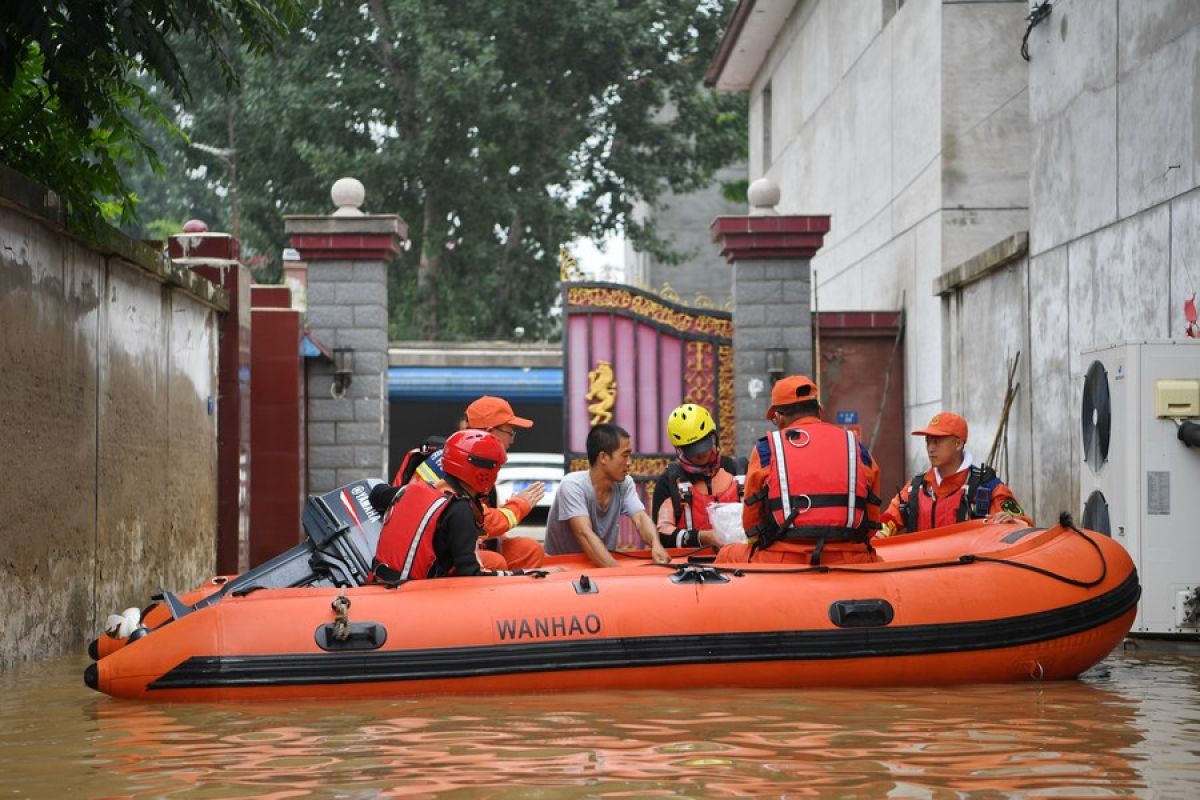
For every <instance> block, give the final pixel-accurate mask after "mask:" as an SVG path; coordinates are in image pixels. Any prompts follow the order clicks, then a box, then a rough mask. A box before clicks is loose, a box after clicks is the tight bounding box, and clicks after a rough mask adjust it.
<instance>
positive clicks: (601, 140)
mask: <svg viewBox="0 0 1200 800" xmlns="http://www.w3.org/2000/svg"><path fill="white" fill-rule="evenodd" d="M731 7H732V0H721V1H720V2H712V1H711V0H642V1H641V2H624V1H623V0H622V1H618V0H555V2H552V3H548V2H542V1H541V0H455V2H452V3H446V2H440V1H438V0H366V1H365V2H363V0H354V2H349V1H347V0H329V2H326V3H325V4H324V5H322V6H320V7H319V8H316V9H314V10H313V11H312V12H311V13H310V14H309V15H308V17H307V19H306V20H305V21H304V23H303V24H302V25H301V26H299V27H298V28H296V29H295V30H294V32H293V34H292V35H291V37H290V38H289V40H288V41H287V42H286V43H284V44H283V45H282V46H281V47H280V48H279V49H278V50H277V51H275V52H274V53H271V54H267V55H261V56H256V55H254V54H252V53H249V52H243V53H240V54H238V56H237V58H231V59H230V63H232V64H233V65H234V69H235V72H236V73H237V74H239V75H240V77H241V81H240V84H239V86H238V89H237V90H236V91H235V92H230V91H226V90H221V89H220V88H219V86H218V85H217V84H216V83H215V82H214V81H213V80H212V79H211V78H201V77H200V76H202V75H213V74H215V73H214V69H215V67H214V65H213V64H212V63H211V62H208V63H206V62H204V61H203V60H200V59H195V60H193V59H189V60H187V61H186V62H185V63H186V66H187V74H188V75H189V79H191V80H193V82H194V83H196V86H197V87H198V85H199V84H198V83H197V82H198V81H199V80H205V81H207V82H208V83H207V85H209V86H212V87H213V88H212V90H211V91H210V92H206V93H204V94H201V92H200V90H199V89H198V88H194V90H193V94H194V95H195V102H194V103H193V104H191V105H190V106H189V107H188V108H187V109H186V113H185V112H184V109H182V108H179V109H176V112H177V117H176V118H177V120H178V121H179V123H180V127H181V128H182V129H183V130H184V131H185V133H186V134H187V135H188V136H189V137H191V140H192V141H193V142H205V143H208V144H209V145H212V146H215V147H220V148H223V149H225V150H226V151H229V152H234V153H236V174H237V192H236V195H237V197H238V198H239V205H240V214H239V219H240V225H241V238H242V240H243V243H244V245H245V246H246V249H247V250H248V251H249V252H259V253H270V254H271V255H272V256H274V255H275V254H277V253H278V252H279V251H280V249H281V248H282V247H283V246H285V245H286V242H285V241H283V236H282V227H283V226H282V222H281V219H280V217H281V215H283V214H288V213H320V212H327V211H329V210H330V201H329V195H328V192H329V187H330V185H331V184H332V183H333V181H334V180H336V179H337V178H340V177H343V176H346V175H352V176H355V177H358V178H360V179H361V180H362V181H363V183H364V184H365V186H366V189H367V197H366V205H367V210H368V211H369V212H376V213H398V214H400V215H401V216H402V217H404V219H405V220H406V221H407V222H408V224H409V232H410V237H411V240H412V241H411V250H410V251H409V252H407V253H405V254H404V255H403V256H402V257H401V258H400V259H399V260H398V263H397V264H396V265H395V267H394V269H393V272H392V276H391V281H392V286H391V291H390V297H391V302H392V317H391V318H392V330H391V335H392V336H393V337H396V338H410V337H421V338H476V337H497V338H509V337H510V336H511V335H512V331H513V329H514V328H515V327H517V326H521V327H523V328H524V329H525V331H526V335H527V336H532V337H539V336H547V335H550V334H551V333H552V332H553V331H554V329H555V327H556V324H557V322H556V318H555V317H554V316H553V315H552V314H551V313H550V310H551V307H552V306H553V304H554V302H555V300H556V298H557V288H556V285H557V281H558V265H557V254H558V249H559V247H560V245H562V244H563V243H567V242H570V241H571V240H573V239H575V238H577V237H578V236H590V237H593V238H596V239H600V238H601V237H603V236H604V235H605V234H607V233H609V232H612V231H615V230H623V231H624V232H625V234H626V235H627V236H629V237H630V238H631V239H632V240H633V241H634V242H635V244H637V245H638V246H639V247H642V248H643V249H651V250H653V251H654V252H656V254H665V255H667V256H670V255H671V253H670V252H669V248H668V247H667V246H666V244H665V243H664V242H663V241H662V240H661V239H660V238H659V237H658V236H657V235H656V234H655V231H654V230H653V228H652V227H651V226H648V225H641V224H638V223H636V222H635V221H634V219H633V216H632V209H633V205H634V204H635V203H636V202H637V201H638V200H639V199H644V200H648V201H650V202H654V200H655V199H656V198H657V197H658V196H659V195H660V194H661V193H662V192H664V191H665V190H666V189H670V190H672V191H676V192H685V191H689V190H693V189H696V188H699V187H701V186H704V185H706V184H707V183H708V182H709V181H710V180H711V177H712V173H713V172H714V170H716V169H717V168H719V167H721V166H723V165H725V164H727V163H730V162H731V161H734V160H736V159H737V158H738V157H739V155H740V154H741V153H742V152H743V151H744V148H745V139H746V122H745V99H744V98H743V97H740V96H730V95H719V94H716V93H713V92H710V91H708V90H706V89H704V88H703V87H702V85H701V76H702V74H703V72H704V69H705V67H706V66H707V64H708V61H709V59H710V57H711V54H712V53H713V52H714V51H715V48H716V44H717V41H718V40H719V36H720V32H721V29H722V26H723V24H724V22H725V19H726V17H727V12H728V10H729V9H730V8H731ZM193 76H195V78H193ZM166 160H167V161H169V162H174V161H176V160H182V161H183V162H184V163H185V164H186V165H187V168H186V169H185V172H187V171H188V170H190V172H188V174H190V175H193V176H195V177H193V178H191V179H189V182H190V183H191V184H192V186H193V189H191V190H187V192H188V193H190V194H191V195H192V196H193V197H195V196H199V195H202V194H205V193H210V194H211V193H224V197H225V200H226V202H225V205H226V207H228V205H229V202H228V200H229V198H231V197H232V194H231V193H230V192H231V189H232V188H233V183H232V181H231V180H230V172H231V170H230V167H231V166H232V162H231V160H230V159H228V158H224V159H222V158H220V157H216V156H213V155H212V154H210V153H205V152H202V151H200V150H197V149H196V148H195V147H190V148H182V147H177V148H176V149H175V151H174V152H173V153H172V155H171V156H170V158H168V159H166ZM199 167H204V168H205V169H204V173H203V175H202V176H201V175H199V174H198V173H197V172H196V171H195V170H196V169H197V168H199ZM135 185H137V186H139V187H140V186H141V182H140V181H139V182H138V183H136V184H135ZM195 187H199V189H201V190H202V191H199V190H197V189H196V188H195ZM173 191H175V190H173ZM139 193H140V194H142V195H143V196H145V197H147V198H149V197H150V194H149V193H148V192H146V191H142V190H141V189H140V188H139ZM146 202H147V205H148V206H149V205H151V203H150V200H149V199H147V201H146ZM151 207H153V208H154V209H155V211H154V213H155V215H157V216H163V217H188V216H195V215H197V214H195V213H193V209H192V208H190V207H184V206H181V205H176V204H168V205H164V206H161V207H160V206H151ZM226 213H227V212H226V210H225V209H222V210H221V211H220V212H219V214H220V216H225V215H226ZM208 221H209V222H210V224H211V223H212V222H213V221H214V220H213V219H211V218H210V219H208ZM214 227H217V226H216V225H214Z"/></svg>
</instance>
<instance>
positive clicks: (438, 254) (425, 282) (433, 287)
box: [417, 194, 443, 340]
mask: <svg viewBox="0 0 1200 800" xmlns="http://www.w3.org/2000/svg"><path fill="white" fill-rule="evenodd" d="M435 205H436V204H435V203H434V199H433V196H432V195H431V194H430V195H426V196H425V208H424V213H423V214H422V219H421V259H420V261H419V262H418V263H417V314H418V319H419V322H418V325H417V330H418V331H419V332H420V334H421V338H422V339H427V340H434V339H437V338H438V333H439V328H440V326H439V324H438V296H437V278H438V272H439V271H440V267H441V263H442V253H443V249H442V248H443V245H442V241H441V238H442V237H440V236H437V235H436V234H435V229H436V226H437V225H438V214H437V209H436V207H435Z"/></svg>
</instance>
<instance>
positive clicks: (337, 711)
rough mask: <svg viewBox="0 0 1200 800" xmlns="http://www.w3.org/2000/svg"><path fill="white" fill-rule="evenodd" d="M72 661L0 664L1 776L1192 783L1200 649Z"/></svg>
mask: <svg viewBox="0 0 1200 800" xmlns="http://www.w3.org/2000/svg"><path fill="white" fill-rule="evenodd" d="M79 666H80V665H79V664H78V663H77V662H74V661H72V662H70V663H69V664H60V665H52V668H51V669H50V670H48V671H47V670H42V671H39V670H35V669H31V668H23V669H18V670H14V671H13V672H12V673H6V674H5V675H3V676H0V689H3V697H4V698H5V699H4V701H3V705H0V725H2V726H3V727H2V728H0V770H2V772H0V774H5V775H6V778H7V777H10V776H15V780H16V783H15V785H13V784H11V782H10V781H8V780H6V781H5V784H8V786H9V788H10V789H12V790H14V792H15V794H14V795H12V796H17V797H21V796H31V797H43V796H45V797H49V796H57V795H62V794H66V793H68V792H71V791H73V792H75V793H81V794H83V795H84V796H89V797H115V796H121V797H189V798H191V797H267V798H307V797H335V796H336V797H352V798H358V797H406V798H407V797H413V798H416V797H432V796H443V797H479V798H507V797H528V796H531V795H535V796H537V797H550V798H556V797H581V796H582V797H605V798H607V797H715V796H725V797H743V796H746V797H748V796H754V797H762V796H768V797H770V796H776V797H783V796H786V797H809V796H813V797H929V798H940V797H955V796H960V793H966V794H969V795H970V796H972V797H997V798H999V797H1014V796H1026V797H1057V796H1070V797H1092V796H1124V797H1128V796H1147V797H1149V796H1161V797H1193V796H1196V795H1197V794H1198V793H1200V767H1198V766H1197V764H1198V763H1200V762H1198V760H1197V759H1196V751H1197V750H1200V691H1198V688H1200V668H1198V662H1197V661H1196V660H1193V659H1186V658H1182V657H1178V656H1158V657H1152V656H1131V655H1117V656H1113V657H1112V658H1110V659H1109V660H1108V661H1106V662H1104V664H1103V665H1102V666H1101V668H1099V669H1098V670H1096V671H1093V672H1092V673H1090V674H1089V675H1088V676H1086V678H1085V680H1083V681H1072V682H1061V683H1052V684H1042V685H1038V684H1021V685H1012V686H976V687H965V688H964V687H957V688H954V689H902V690H875V689H872V690H857V691H856V690H829V691H792V692H768V691H709V690H705V691H672V692H665V691H663V692H652V691H647V692H639V693H632V694H628V693H627V694H622V695H620V696H610V695H605V694H600V693H576V694H556V695H546V696H508V697H484V698H457V697H453V698H451V697H444V698H418V699H406V700H393V701H376V702H365V701H354V702H351V703H346V704H339V703H332V702H322V703H307V704H304V705H298V706H286V705H281V704H261V705H260V704H255V705H249V704H245V705H243V704H238V705H234V704H223V705H195V706H183V705H174V706H169V705H151V704H142V703H136V702H130V701H118V700H112V699H110V698H106V697H100V696H99V695H94V694H91V693H88V692H87V691H86V690H84V689H82V687H77V685H76V684H77V683H78V678H77V676H78V674H79ZM47 679H49V681H50V682H49V683H47V682H46V681H47ZM81 709H82V713H81V711H80V710H81Z"/></svg>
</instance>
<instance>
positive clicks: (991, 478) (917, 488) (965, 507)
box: [900, 464, 1000, 533]
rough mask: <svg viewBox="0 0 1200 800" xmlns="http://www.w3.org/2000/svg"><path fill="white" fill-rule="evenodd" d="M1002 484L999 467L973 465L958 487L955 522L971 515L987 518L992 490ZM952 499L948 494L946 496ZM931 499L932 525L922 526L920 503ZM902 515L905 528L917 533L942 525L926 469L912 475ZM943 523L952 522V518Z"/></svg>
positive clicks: (975, 517)
mask: <svg viewBox="0 0 1200 800" xmlns="http://www.w3.org/2000/svg"><path fill="white" fill-rule="evenodd" d="M999 485H1000V479H999V478H998V477H997V476H996V471H995V470H994V469H992V468H991V467H989V466H988V465H987V464H976V465H974V466H972V467H971V468H970V471H969V474H968V475H967V481H966V483H964V484H963V486H962V488H961V489H959V492H960V494H959V499H958V503H957V505H956V506H955V510H954V522H966V521H967V520H969V519H985V518H987V517H988V516H989V515H990V514H991V509H992V493H993V492H994V491H995V490H996V487H997V486H999ZM946 499H949V498H946ZM922 502H929V504H930V506H929V514H928V517H929V522H930V524H929V525H926V526H924V527H922V526H921V517H922V514H921V503H922ZM900 515H901V516H902V517H903V520H904V530H906V531H908V532H909V533H914V532H916V531H919V530H928V529H929V528H937V527H941V526H940V525H939V524H938V520H937V516H938V514H937V508H936V501H935V500H934V498H932V497H930V496H929V494H928V493H926V491H925V473H919V474H917V475H916V476H914V477H913V479H912V483H911V484H910V485H909V490H908V501H907V502H904V503H901V504H900ZM943 524H952V523H951V522H950V521H949V520H947V521H945V522H944V523H943Z"/></svg>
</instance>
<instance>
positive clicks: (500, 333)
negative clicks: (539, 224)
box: [492, 211, 525, 339]
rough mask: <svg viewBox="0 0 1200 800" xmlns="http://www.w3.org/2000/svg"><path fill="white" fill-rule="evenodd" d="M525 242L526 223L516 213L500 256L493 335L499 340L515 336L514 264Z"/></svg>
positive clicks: (516, 212)
mask: <svg viewBox="0 0 1200 800" xmlns="http://www.w3.org/2000/svg"><path fill="white" fill-rule="evenodd" d="M524 241H525V223H524V221H523V220H522V218H521V212H520V211H514V212H513V216H512V222H510V223H509V225H508V239H507V241H505V242H504V251H503V253H502V254H501V256H500V264H499V267H500V270H499V271H500V288H499V289H498V290H497V292H496V307H495V308H496V323H495V326H494V327H493V329H492V330H493V335H494V336H495V337H496V338H497V339H509V338H512V335H513V312H512V302H513V300H512V287H513V281H514V280H515V278H516V276H515V275H513V263H514V262H515V261H516V260H518V259H519V258H520V256H521V245H522V243H524Z"/></svg>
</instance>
